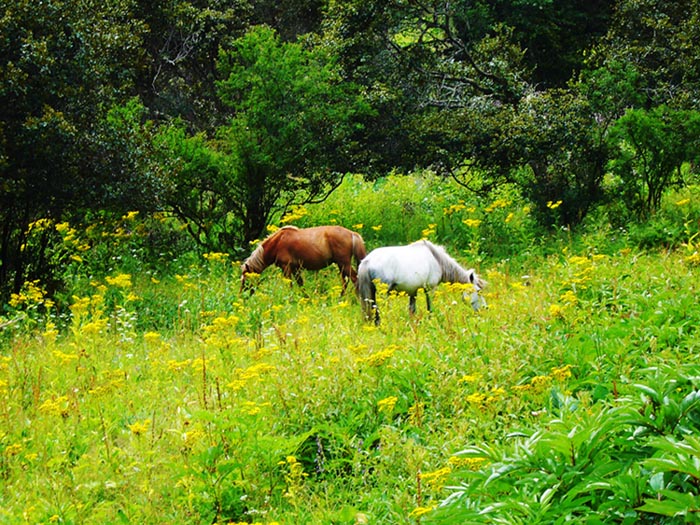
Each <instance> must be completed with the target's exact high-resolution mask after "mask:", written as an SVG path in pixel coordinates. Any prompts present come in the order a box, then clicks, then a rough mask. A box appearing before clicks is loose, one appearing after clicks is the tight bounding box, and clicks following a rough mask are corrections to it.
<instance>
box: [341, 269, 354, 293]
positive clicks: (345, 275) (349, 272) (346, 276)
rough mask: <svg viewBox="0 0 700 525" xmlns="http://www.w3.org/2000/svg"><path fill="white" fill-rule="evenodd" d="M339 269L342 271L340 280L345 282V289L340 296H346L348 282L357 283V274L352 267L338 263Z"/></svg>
mask: <svg viewBox="0 0 700 525" xmlns="http://www.w3.org/2000/svg"><path fill="white" fill-rule="evenodd" d="M338 269H340V279H341V280H342V281H343V289H342V290H341V292H340V295H345V291H346V290H347V288H348V280H350V281H352V282H353V284H355V283H356V282H357V274H356V273H355V270H353V269H352V266H350V265H345V264H340V263H338Z"/></svg>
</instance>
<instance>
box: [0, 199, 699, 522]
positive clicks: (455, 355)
mask: <svg viewBox="0 0 700 525" xmlns="http://www.w3.org/2000/svg"><path fill="white" fill-rule="evenodd" d="M348 191H350V190H348ZM352 191H355V192H357V191H358V190H357V188H355V190H352ZM362 191H367V192H369V191H370V190H368V189H363V190H362ZM372 191H375V192H376V191H378V190H377V189H376V188H375V189H374V190H372ZM442 195H445V193H444V192H443V193H442ZM378 199H379V200H381V199H380V198H378ZM504 202H505V201H504ZM489 204H491V203H489ZM325 206H326V208H323V211H322V215H321V217H322V219H323V222H334V220H332V219H333V217H334V215H333V214H332V206H333V203H327V204H326V205H325ZM436 206H437V207H438V208H439V209H440V210H441V212H440V217H439V220H438V221H437V222H436V223H435V224H433V223H432V222H428V221H425V222H424V223H421V220H422V218H421V220H417V221H416V224H415V228H416V230H417V231H416V232H414V233H413V234H412V235H414V237H420V236H421V235H426V236H428V237H430V238H431V239H432V240H434V241H436V242H445V241H444V239H446V240H447V241H449V242H446V244H447V245H448V247H449V248H450V249H451V251H452V253H453V255H455V257H456V258H457V259H458V260H460V261H461V262H462V263H464V265H465V266H467V267H470V266H475V267H476V268H477V270H478V271H479V272H480V274H481V275H483V277H485V278H486V280H487V281H488V282H489V285H488V288H487V289H486V291H485V293H484V297H485V299H486V301H487V303H488V308H487V309H482V310H480V311H478V312H474V311H473V310H472V309H471V307H470V306H469V304H468V303H466V302H464V301H463V300H462V292H463V288H462V287H461V286H459V285H442V286H441V287H440V288H439V289H438V290H437V291H436V292H435V294H434V298H433V312H432V314H428V313H427V312H426V311H425V302H424V300H423V298H422V296H419V301H418V313H417V315H416V316H413V317H411V316H409V314H408V299H407V298H406V297H405V296H401V295H396V294H389V295H387V294H380V296H379V297H380V299H379V301H380V302H379V306H380V308H381V309H382V314H383V315H382V324H381V326H380V327H375V326H373V325H371V324H368V323H366V322H365V321H364V320H363V318H362V315H361V311H360V305H359V303H358V300H357V298H356V297H355V296H354V295H353V294H352V293H350V294H348V295H346V296H344V297H341V296H340V280H339V277H338V274H337V272H336V270H335V269H330V268H329V269H327V270H324V271H321V272H318V273H316V274H310V273H307V274H306V275H305V278H306V283H305V285H304V287H303V288H299V287H296V286H291V284H290V283H289V282H288V281H285V280H284V279H283V278H282V276H281V273H280V272H279V271H278V270H276V269H275V270H273V269H270V270H268V271H266V272H264V273H263V274H262V275H261V276H260V277H259V278H258V279H257V281H258V282H257V283H256V293H254V294H253V295H252V296H247V295H246V296H243V295H241V294H240V290H239V278H240V274H239V270H238V265H237V262H236V261H232V260H231V258H230V257H229V256H228V255H225V254H205V256H204V257H202V258H200V259H199V260H197V261H194V262H193V263H191V264H189V265H188V266H187V267H183V268H181V269H180V271H178V272H175V273H173V274H170V275H166V274H161V273H159V272H157V271H153V270H143V271H139V272H126V271H124V270H123V269H115V271H113V272H112V273H111V274H109V275H106V276H104V277H88V276H83V277H81V278H80V279H78V278H77V277H76V281H75V283H76V284H75V289H74V290H73V291H72V292H71V293H70V294H69V295H68V296H67V297H69V298H70V299H69V300H68V301H67V302H66V304H69V305H70V306H63V307H62V306H61V305H59V304H55V303H53V302H52V301H50V300H49V299H48V298H47V297H45V295H44V293H43V290H42V286H41V283H33V284H32V283H29V284H28V285H27V286H26V287H25V290H24V292H23V294H21V295H20V296H15V297H14V298H13V303H12V305H13V310H11V313H9V314H7V315H6V317H4V318H3V319H1V320H0V322H2V324H3V333H2V346H1V347H0V348H1V351H0V417H1V418H2V421H3V423H2V425H1V426H0V523H7V524H14V523H32V524H34V523H71V524H93V523H94V524H105V523H141V524H143V523H152V524H155V523H193V524H194V523H239V522H245V523H261V524H266V525H270V524H273V523H279V524H301V523H310V524H375V523H376V524H409V523H410V524H415V523H433V522H440V523H559V522H564V521H567V522H569V523H571V522H573V523H695V521H693V520H694V519H696V516H697V511H698V510H700V497H698V494H699V490H698V487H699V485H700V469H699V467H698V465H697V457H698V454H700V439H698V437H697V431H698V429H700V405H699V404H698V403H699V402H700V401H698V397H699V396H698V394H697V392H698V386H700V366H698V364H697V354H698V352H699V351H700V333H699V332H698V328H697V327H698V326H700V305H699V304H698V300H697V297H698V292H699V290H698V285H699V282H700V280H699V279H698V276H697V271H698V266H697V263H698V260H697V252H696V251H694V248H695V247H694V245H693V242H692V240H693V239H692V238H688V239H687V242H686V245H685V246H677V247H675V248H674V249H670V250H669V249H653V250H644V251H642V250H640V249H638V248H637V247H633V246H630V245H628V243H626V242H625V239H619V238H613V237H614V235H612V234H610V232H609V231H597V232H594V234H591V235H588V236H585V237H580V238H577V239H576V241H575V242H574V241H573V240H571V241H570V242H569V241H567V240H566V238H565V236H564V238H559V239H558V240H557V241H556V242H553V244H551V245H547V249H546V250H545V249H533V250H531V251H529V252H527V253H525V252H523V253H522V255H521V256H520V257H519V258H518V259H517V261H515V260H513V259H508V258H502V259H494V258H489V257H488V256H487V255H486V254H485V253H486V252H485V250H484V245H485V243H486V242H487V241H488V239H487V241H482V242H481V244H479V239H478V238H477V236H474V235H472V233H470V231H471V230H470V228H473V227H474V223H473V222H472V223H469V222H465V221H468V220H482V221H485V222H483V223H482V226H485V225H487V223H488V221H487V218H486V216H485V214H486V213H501V219H500V220H501V221H505V219H506V218H507V217H509V216H510V217H511V220H509V221H506V222H504V224H506V223H507V224H509V225H510V226H508V227H512V228H517V231H519V232H520V233H521V237H522V243H523V244H534V241H533V239H527V238H526V237H527V235H526V233H524V232H527V231H528V230H527V225H526V224H525V222H524V221H526V217H525V215H526V211H527V210H525V211H524V212H523V208H522V207H520V208H517V209H515V208H513V205H512V204H507V205H503V206H500V207H499V206H496V207H494V208H492V210H491V212H485V211H484V209H483V208H480V209H479V210H478V211H474V210H472V211H471V215H470V216H465V217H464V218H463V219H460V228H462V229H461V230H459V229H458V228H457V227H455V226H454V214H455V213H460V212H462V210H467V209H468V208H469V204H463V203H460V202H459V201H458V200H452V201H450V200H449V199H448V200H447V201H445V202H440V203H438V204H437V205H436ZM460 206H464V208H460ZM467 211H468V210H467ZM318 213H321V212H318ZM431 213H434V210H432V209H426V210H425V216H426V217H430V214H431ZM465 213H466V212H465ZM478 214H481V215H479V217H478V218H477V215H478ZM509 214H513V215H512V216H511V215H509ZM518 214H519V215H518ZM336 215H338V214H336ZM433 216H434V215H433ZM518 216H520V219H519V220H520V223H518V224H515V225H514V223H515V220H514V219H513V217H516V219H517V217H518ZM338 218H339V216H338ZM380 218H381V217H380V216H377V217H375V218H369V219H363V218H362V216H359V215H358V217H356V218H352V219H351V220H348V221H347V222H345V223H344V224H345V225H346V226H348V227H353V226H354V227H356V228H357V227H358V226H359V227H361V228H362V231H363V233H365V237H366V239H368V245H369V248H372V247H375V246H378V245H381V243H382V240H383V239H382V238H381V237H380V235H388V234H387V233H386V232H387V230H390V229H391V228H393V227H394V226H395V225H394V222H390V221H395V220H398V219H387V218H385V219H384V222H379V221H380ZM318 220H319V219H318V217H314V212H313V210H312V211H311V212H310V213H306V212H300V213H299V216H298V217H297V221H295V222H297V223H299V224H302V225H304V221H307V222H308V223H312V222H318ZM363 221H364V224H360V223H362V222H363ZM451 221H452V222H451ZM335 222H342V221H339V220H335ZM477 226H479V225H478V224H477ZM372 227H374V229H372ZM397 228H398V227H397ZM382 231H383V232H384V233H383V234H382V233H381V232H382ZM506 233H507V232H506ZM399 241H401V242H403V239H399ZM513 242H514V243H516V242H521V241H518V240H517V239H516V238H515V237H513ZM456 246H461V250H457V249H456V248H455V247H456ZM84 257H86V255H84Z"/></svg>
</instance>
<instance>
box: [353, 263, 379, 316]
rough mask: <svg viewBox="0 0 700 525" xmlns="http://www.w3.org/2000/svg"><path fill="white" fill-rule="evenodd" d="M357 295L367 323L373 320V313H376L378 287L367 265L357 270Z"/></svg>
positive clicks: (362, 265)
mask: <svg viewBox="0 0 700 525" xmlns="http://www.w3.org/2000/svg"><path fill="white" fill-rule="evenodd" d="M357 293H358V294H359V295H360V304H362V312H363V313H364V314H365V319H366V320H367V321H369V320H371V319H372V313H376V297H377V287H376V286H375V285H374V283H373V282H372V276H371V275H370V272H369V269H368V268H367V265H366V264H360V266H359V268H358V269H357Z"/></svg>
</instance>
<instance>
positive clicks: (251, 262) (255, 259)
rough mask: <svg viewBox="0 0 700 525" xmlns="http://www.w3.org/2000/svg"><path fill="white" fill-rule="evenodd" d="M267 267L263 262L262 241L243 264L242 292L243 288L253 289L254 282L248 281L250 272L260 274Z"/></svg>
mask: <svg viewBox="0 0 700 525" xmlns="http://www.w3.org/2000/svg"><path fill="white" fill-rule="evenodd" d="M264 269H265V264H264V262H263V245H262V243H261V244H259V245H258V247H257V248H256V249H255V250H254V251H253V253H251V254H250V257H248V258H247V259H246V260H245V261H243V264H241V292H242V291H243V290H250V291H251V292H252V291H253V287H252V284H251V283H250V282H248V277H249V275H250V274H258V273H260V272H262V271H263V270H264Z"/></svg>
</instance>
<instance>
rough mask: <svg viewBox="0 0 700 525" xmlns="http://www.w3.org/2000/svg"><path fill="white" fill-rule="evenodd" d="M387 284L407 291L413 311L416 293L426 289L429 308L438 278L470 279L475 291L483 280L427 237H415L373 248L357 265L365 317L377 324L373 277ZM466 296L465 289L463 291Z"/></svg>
mask: <svg viewBox="0 0 700 525" xmlns="http://www.w3.org/2000/svg"><path fill="white" fill-rule="evenodd" d="M376 279H378V280H379V281H381V282H383V283H385V284H387V285H389V291H391V290H398V291H403V292H406V293H407V294H408V297H409V303H408V306H409V310H410V312H411V313H412V314H414V313H415V312H416V294H417V293H418V290H419V289H420V288H423V290H424V291H425V300H426V304H427V307H428V311H430V295H429V294H430V291H431V290H432V289H433V288H435V287H436V286H437V285H438V284H439V283H441V282H451V283H472V284H473V285H474V294H477V293H478V291H479V290H481V289H482V288H483V287H484V286H485V285H486V282H485V281H484V280H482V279H481V278H480V277H479V276H478V275H477V274H476V272H475V271H474V270H472V269H470V270H465V269H464V268H462V267H461V266H460V265H459V264H458V263H457V261H455V260H454V259H453V258H452V257H450V256H449V255H448V254H447V252H446V251H445V249H444V248H443V247H441V246H436V245H434V244H433V243H431V242H430V241H426V240H423V241H418V242H414V243H413V244H409V245H407V246H385V247H383V248H377V249H376V250H372V251H371V252H370V253H369V254H367V257H365V258H364V259H363V260H362V262H361V263H360V266H359V268H358V269H357V287H358V292H359V294H360V301H361V303H362V310H363V312H364V314H365V319H367V320H368V321H369V320H371V318H372V314H374V323H375V324H376V325H379V309H378V308H377V301H376V295H377V289H376V286H375V284H374V281H375V280H376ZM465 296H466V293H465ZM472 306H473V307H474V309H478V308H479V297H478V295H476V296H473V297H472Z"/></svg>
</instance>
